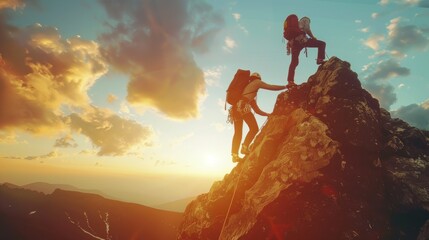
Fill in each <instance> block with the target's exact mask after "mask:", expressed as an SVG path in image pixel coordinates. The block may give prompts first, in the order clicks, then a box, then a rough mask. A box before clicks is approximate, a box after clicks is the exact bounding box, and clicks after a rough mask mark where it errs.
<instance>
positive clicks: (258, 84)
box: [230, 72, 286, 162]
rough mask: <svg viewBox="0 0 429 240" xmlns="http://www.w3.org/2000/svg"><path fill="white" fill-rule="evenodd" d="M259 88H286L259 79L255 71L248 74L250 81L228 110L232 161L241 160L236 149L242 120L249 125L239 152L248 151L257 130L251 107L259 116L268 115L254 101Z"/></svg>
mask: <svg viewBox="0 0 429 240" xmlns="http://www.w3.org/2000/svg"><path fill="white" fill-rule="evenodd" d="M260 88H262V89H267V90H283V89H286V86H280V85H270V84H267V83H265V82H263V81H262V80H261V76H260V75H259V73H256V72H255V73H252V74H251V75H250V82H249V84H248V85H247V86H246V87H245V88H244V90H243V93H242V95H241V98H240V100H239V101H238V102H237V104H235V105H233V106H232V108H231V110H230V117H231V118H232V122H233V124H234V137H233V138H232V149H231V155H232V161H233V162H238V161H240V160H241V158H240V157H239V155H238V149H239V148H240V143H241V139H242V135H243V120H244V122H246V124H247V126H248V127H249V132H248V133H247V135H246V138H245V139H244V142H243V145H242V146H241V151H240V152H241V153H242V154H244V155H246V154H248V153H249V145H250V143H251V142H252V141H253V138H255V136H256V134H257V133H258V131H259V127H258V123H257V122H256V119H255V116H254V115H253V113H252V109H253V110H254V111H255V113H257V114H259V115H261V116H268V115H269V114H268V113H266V112H264V111H262V110H261V109H260V108H259V106H258V104H257V103H256V96H257V93H258V90H259V89H260Z"/></svg>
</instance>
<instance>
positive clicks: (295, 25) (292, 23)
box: [283, 14, 304, 40]
mask: <svg viewBox="0 0 429 240" xmlns="http://www.w3.org/2000/svg"><path fill="white" fill-rule="evenodd" d="M301 34H304V32H303V31H302V30H301V29H300V28H299V22H298V16H296V15H295V14H291V15H289V16H287V18H286V19H285V21H284V24H283V37H284V38H285V39H286V40H293V39H295V38H296V37H298V36H299V35H301Z"/></svg>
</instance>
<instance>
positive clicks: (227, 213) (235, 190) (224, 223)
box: [218, 168, 243, 240]
mask: <svg viewBox="0 0 429 240" xmlns="http://www.w3.org/2000/svg"><path fill="white" fill-rule="evenodd" d="M242 172H243V168H241V170H240V174H239V175H238V180H237V184H236V185H235V187H234V192H233V193H232V198H231V202H230V203H229V207H228V211H227V212H226V216H225V220H224V221H223V224H222V228H221V230H220V234H219V238H218V240H220V239H222V234H223V229H224V228H225V225H226V221H227V220H228V216H229V212H230V211H231V206H232V203H233V202H234V197H235V193H236V192H237V187H238V183H239V182H240V178H241V173H242Z"/></svg>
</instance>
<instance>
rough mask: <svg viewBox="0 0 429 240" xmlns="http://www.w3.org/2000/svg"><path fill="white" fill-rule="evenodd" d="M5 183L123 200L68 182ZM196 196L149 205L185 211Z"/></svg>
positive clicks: (29, 188)
mask: <svg viewBox="0 0 429 240" xmlns="http://www.w3.org/2000/svg"><path fill="white" fill-rule="evenodd" d="M3 184H4V185H5V186H8V187H9V188H23V189H28V190H32V191H36V192H41V193H44V194H51V193H53V192H54V191H55V190H56V189H61V190H66V191H73V192H81V193H92V194H97V195H100V196H103V197H105V198H108V199H113V200H119V201H121V200H122V199H118V198H115V197H112V196H110V195H108V194H106V193H104V192H102V191H99V190H95V189H83V188H78V187H75V186H72V185H68V184H52V183H45V182H34V183H29V184H25V185H21V186H19V185H15V184H12V183H3ZM195 198H196V196H195V197H188V198H184V199H179V200H174V201H171V202H166V203H162V204H157V205H149V206H150V207H153V208H157V209H161V210H167V211H173V212H184V211H185V209H186V206H187V205H188V204H189V203H190V202H191V201H192V200H194V199H195Z"/></svg>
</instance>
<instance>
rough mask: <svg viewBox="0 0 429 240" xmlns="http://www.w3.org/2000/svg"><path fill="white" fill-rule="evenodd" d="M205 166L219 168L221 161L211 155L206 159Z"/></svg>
mask: <svg viewBox="0 0 429 240" xmlns="http://www.w3.org/2000/svg"><path fill="white" fill-rule="evenodd" d="M204 164H205V165H206V167H208V168H218V167H219V160H218V159H217V158H216V157H215V156H214V155H212V154H209V155H207V156H206V157H205V160H204Z"/></svg>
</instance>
